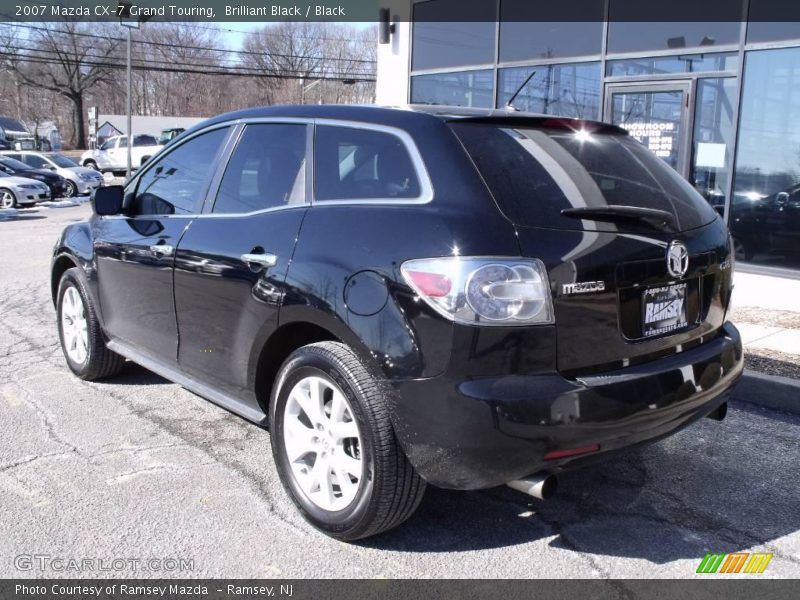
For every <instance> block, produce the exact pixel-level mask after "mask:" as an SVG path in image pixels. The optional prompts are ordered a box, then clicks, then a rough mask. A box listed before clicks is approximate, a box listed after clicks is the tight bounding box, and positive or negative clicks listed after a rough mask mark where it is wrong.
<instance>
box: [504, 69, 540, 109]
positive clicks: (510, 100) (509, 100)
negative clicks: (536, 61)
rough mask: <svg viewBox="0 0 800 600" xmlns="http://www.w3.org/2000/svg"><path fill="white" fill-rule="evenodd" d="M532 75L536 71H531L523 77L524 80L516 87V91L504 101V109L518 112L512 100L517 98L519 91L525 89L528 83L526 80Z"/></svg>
mask: <svg viewBox="0 0 800 600" xmlns="http://www.w3.org/2000/svg"><path fill="white" fill-rule="evenodd" d="M534 75H536V71H531V74H530V75H528V76H527V77H526V78H525V81H523V82H522V85H521V86H519V87H518V88H517V91H516V92H514V93H513V94H512V96H511V98H509V99H508V102H506V110H513V111H516V112H519V109H518V108H517V107H516V106H514V100H516V99H517V96H519V93H520V92H521V91H522V90H524V89H525V86H526V85H528V82H529V81H530V80H531V79H532V78H533V76H534Z"/></svg>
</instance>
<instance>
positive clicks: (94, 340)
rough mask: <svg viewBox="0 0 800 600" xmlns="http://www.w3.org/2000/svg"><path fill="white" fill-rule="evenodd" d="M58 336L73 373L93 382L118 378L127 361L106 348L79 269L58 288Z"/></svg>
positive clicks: (65, 278) (72, 271) (71, 273)
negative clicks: (112, 377) (117, 375)
mask: <svg viewBox="0 0 800 600" xmlns="http://www.w3.org/2000/svg"><path fill="white" fill-rule="evenodd" d="M57 312H58V335H59V338H60V340H61V349H62V350H63V351H64V357H65V358H66V359H67V365H68V366H69V368H70V370H71V371H72V372H73V373H75V375H77V376H78V377H80V378H81V379H86V380H88V381H94V380H97V379H104V378H106V377H111V376H112V375H116V374H117V373H118V372H119V371H120V370H121V369H122V367H123V365H124V364H125V359H124V358H123V357H121V356H120V355H119V354H116V353H114V352H112V351H111V350H109V349H108V348H106V344H105V339H103V333H102V331H101V329H100V323H99V321H98V320H97V314H96V312H95V309H94V306H93V305H92V302H91V299H90V297H89V294H88V292H87V290H86V286H85V284H84V282H83V279H82V278H81V275H80V269H78V268H72V269H67V270H66V271H65V272H64V275H63V276H62V277H61V282H60V284H59V286H58V305H57Z"/></svg>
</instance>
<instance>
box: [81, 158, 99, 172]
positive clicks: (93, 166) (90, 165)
mask: <svg viewBox="0 0 800 600" xmlns="http://www.w3.org/2000/svg"><path fill="white" fill-rule="evenodd" d="M83 166H84V167H86V168H87V169H94V170H95V171H99V170H100V169H98V168H97V163H96V162H95V161H93V160H87V161H85V162H84V163H83Z"/></svg>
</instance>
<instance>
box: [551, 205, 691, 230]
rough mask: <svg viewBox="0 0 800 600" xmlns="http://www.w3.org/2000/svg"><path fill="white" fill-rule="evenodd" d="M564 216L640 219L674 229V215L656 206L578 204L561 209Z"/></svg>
mask: <svg viewBox="0 0 800 600" xmlns="http://www.w3.org/2000/svg"><path fill="white" fill-rule="evenodd" d="M561 214H562V215H564V216H565V217H573V218H575V219H589V220H592V221H640V222H642V223H646V224H647V225H650V226H651V227H654V228H656V229H661V230H664V231H676V227H677V222H676V220H675V215H673V214H672V213H671V212H667V211H666V210H659V209H657V208H641V207H638V206H623V205H619V204H609V205H608V206H579V207H575V208H565V209H564V210H562V211H561Z"/></svg>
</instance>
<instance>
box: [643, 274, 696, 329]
mask: <svg viewBox="0 0 800 600" xmlns="http://www.w3.org/2000/svg"><path fill="white" fill-rule="evenodd" d="M687 299H688V285H687V282H686V281H681V282H678V283H668V284H664V285H659V286H654V287H648V288H646V289H644V290H643V291H642V302H641V306H642V314H641V324H642V337H644V338H651V337H656V336H660V335H667V334H669V333H672V332H675V331H679V330H681V329H684V328H686V327H688V325H689V321H688V319H687V316H686V304H687Z"/></svg>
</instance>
